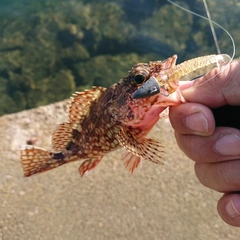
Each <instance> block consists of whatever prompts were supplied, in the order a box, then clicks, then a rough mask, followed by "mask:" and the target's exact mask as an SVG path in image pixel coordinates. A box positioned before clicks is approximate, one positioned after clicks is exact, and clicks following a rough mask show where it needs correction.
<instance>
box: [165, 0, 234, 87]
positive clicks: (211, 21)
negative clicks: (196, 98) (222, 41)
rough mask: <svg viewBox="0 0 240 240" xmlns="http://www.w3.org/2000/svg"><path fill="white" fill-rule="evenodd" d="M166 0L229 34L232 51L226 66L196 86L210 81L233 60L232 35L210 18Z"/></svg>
mask: <svg viewBox="0 0 240 240" xmlns="http://www.w3.org/2000/svg"><path fill="white" fill-rule="evenodd" d="M166 1H167V2H169V3H171V4H172V5H174V6H176V7H178V8H180V9H182V10H183V11H185V12H187V13H191V14H193V15H195V16H197V17H199V18H202V19H204V20H206V21H208V22H209V23H212V24H214V25H215V26H217V27H219V28H220V29H222V30H223V31H224V32H225V33H226V34H227V35H228V36H229V38H230V40H231V42H232V46H233V52H232V56H231V59H230V61H229V62H228V63H227V64H226V66H224V67H223V68H222V69H221V70H220V71H219V72H218V73H217V74H215V75H214V76H212V77H211V78H209V79H208V80H207V81H205V82H203V83H201V84H199V85H198V87H199V86H201V85H203V84H205V83H207V82H208V81H210V80H211V79H213V78H214V77H216V76H217V75H218V74H220V73H221V72H222V71H224V69H225V68H226V67H227V66H228V65H229V64H230V63H231V62H232V60H233V58H234V56H235V52H236V47H235V42H234V39H233V37H232V35H231V34H230V33H229V32H228V31H227V30H226V29H225V28H224V27H222V26H221V25H220V24H218V23H217V22H215V21H213V20H211V19H210V18H207V17H204V16H202V15H200V14H198V13H196V12H193V11H191V10H189V9H186V8H184V7H182V6H180V5H178V4H177V3H175V2H173V1H171V0H166Z"/></svg>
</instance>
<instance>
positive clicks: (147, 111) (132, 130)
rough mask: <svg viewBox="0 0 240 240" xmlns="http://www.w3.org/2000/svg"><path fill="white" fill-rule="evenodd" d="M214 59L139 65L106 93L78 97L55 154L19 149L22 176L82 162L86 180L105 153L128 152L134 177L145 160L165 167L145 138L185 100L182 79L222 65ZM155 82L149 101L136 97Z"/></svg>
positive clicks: (58, 132) (59, 130) (159, 149)
mask: <svg viewBox="0 0 240 240" xmlns="http://www.w3.org/2000/svg"><path fill="white" fill-rule="evenodd" d="M210 56H211V57H209V56H205V57H202V58H201V59H195V60H194V59H193V60H192V62H185V64H184V63H182V64H179V65H176V60H177V55H173V56H172V57H169V58H168V59H166V60H164V61H150V62H149V63H137V64H135V65H134V66H133V67H132V69H131V70H130V71H129V72H128V73H127V75H126V76H125V77H124V78H123V79H121V80H119V81H118V82H117V83H115V84H113V85H112V86H110V87H108V88H104V87H101V86H93V87H92V88H90V89H87V90H85V91H83V92H76V93H74V94H73V96H72V97H71V98H70V102H69V105H68V108H67V114H68V120H67V121H66V122H64V123H61V124H59V125H58V126H57V127H56V129H55V130H54V131H53V134H52V139H51V140H52V148H53V151H49V150H45V149H42V148H39V147H37V146H34V145H23V146H22V147H21V153H20V161H21V165H22V168H23V172H24V176H25V177H29V176H32V175H34V174H37V173H42V172H45V171H48V170H51V169H54V168H56V167H59V166H61V165H64V164H66V163H69V162H73V161H79V160H81V161H82V163H81V165H80V167H79V169H78V172H79V174H80V176H84V175H87V174H88V173H89V172H91V171H92V170H93V169H94V168H95V167H96V166H97V165H98V164H99V163H100V162H101V161H102V159H103V157H104V156H105V155H106V154H108V153H109V152H112V151H115V150H117V149H120V148H123V149H124V153H123V154H122V157H121V160H122V163H123V165H124V167H125V168H126V170H127V171H129V172H130V173H133V172H134V170H135V169H136V168H138V167H140V166H141V165H142V160H143V159H144V160H147V161H150V162H153V163H155V164H164V161H165V158H164V157H163V154H164V153H165V151H164V147H163V146H162V145H161V143H160V142H158V141H156V140H155V139H152V138H148V137H147V135H148V133H149V132H150V131H151V129H152V128H153V127H154V125H155V124H156V123H157V122H158V120H159V116H160V114H161V113H162V112H163V111H164V110H165V109H166V108H167V107H169V106H175V105H179V104H181V103H183V102H184V101H185V100H184V98H183V97H182V95H181V91H180V89H179V77H180V75H181V76H183V75H184V74H186V73H187V72H191V71H193V70H195V69H197V68H198V67H199V68H200V67H202V66H203V65H205V66H207V65H209V64H210V63H211V64H212V63H213V62H219V57H216V56H219V55H210ZM209 59H210V60H209ZM190 61H191V60H190ZM193 63H194V64H193ZM196 63H197V64H196ZM179 66H180V67H179ZM190 66H191V67H190ZM186 69H188V70H186ZM151 81H155V82H157V83H158V84H155V87H153V88H151V90H150V91H149V85H148V86H147V87H146V88H144V89H147V96H146V95H144V94H142V93H140V96H137V95H138V94H137V95H136V93H137V91H138V90H141V88H142V87H143V86H145V84H147V83H150V85H151ZM159 84H160V87H159ZM162 90H164V91H162ZM144 91H145V90H144ZM143 95H144V96H143ZM136 96H137V97H136Z"/></svg>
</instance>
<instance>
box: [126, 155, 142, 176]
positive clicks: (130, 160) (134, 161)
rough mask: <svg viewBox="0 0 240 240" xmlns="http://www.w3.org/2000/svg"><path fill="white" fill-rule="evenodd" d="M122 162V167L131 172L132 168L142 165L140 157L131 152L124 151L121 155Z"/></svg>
mask: <svg viewBox="0 0 240 240" xmlns="http://www.w3.org/2000/svg"><path fill="white" fill-rule="evenodd" d="M122 162H123V165H124V167H125V168H126V169H127V170H128V171H129V172H130V173H133V172H134V170H135V169H136V168H138V167H141V166H142V160H141V157H139V156H137V155H134V154H133V153H131V152H127V151H126V152H125V153H124V154H123V155H122Z"/></svg>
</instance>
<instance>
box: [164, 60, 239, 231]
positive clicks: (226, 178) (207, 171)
mask: <svg viewBox="0 0 240 240" xmlns="http://www.w3.org/2000/svg"><path fill="white" fill-rule="evenodd" d="M218 72H219V70H218V69H215V70H212V71H211V72H210V73H209V74H207V75H205V76H204V77H202V78H200V79H198V80H196V81H194V82H186V83H182V85H181V88H182V89H185V90H183V91H182V95H183V97H184V98H185V99H186V100H187V103H184V104H180V105H179V106H176V107H170V111H169V117H170V121H171V124H172V126H173V128H174V130H175V136H176V140H177V143H178V145H179V147H180V149H181V150H182V151H183V152H184V153H185V154H186V155H187V156H188V157H189V158H191V159H192V160H194V161H195V172H196V175H197V177H198V179H199V181H200V182H201V183H202V184H203V185H204V186H206V187H208V188H211V189H213V190H216V191H218V192H222V193H224V194H223V196H222V197H221V198H220V199H219V201H218V206H217V209H218V213H219V215H220V216H221V217H222V219H223V220H224V221H225V222H226V223H228V224H230V225H232V226H237V227H240V130H239V129H236V128H231V127H215V119H214V116H213V113H212V111H211V109H212V108H217V107H220V106H225V105H235V106H240V61H235V62H233V63H231V64H230V65H228V66H227V67H226V68H224V69H223V71H221V72H220V73H219V74H218V75H217V76H215V75H216V73H218ZM213 76H215V77H213ZM211 77H213V78H212V79H211V80H210V81H208V82H206V80H207V79H209V78H211ZM204 82H205V83H204ZM201 83H204V84H202V85H201ZM225 117H226V118H228V116H225Z"/></svg>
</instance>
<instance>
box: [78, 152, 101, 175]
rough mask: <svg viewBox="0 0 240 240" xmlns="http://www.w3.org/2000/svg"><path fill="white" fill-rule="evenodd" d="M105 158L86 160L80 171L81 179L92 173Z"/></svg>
mask: <svg viewBox="0 0 240 240" xmlns="http://www.w3.org/2000/svg"><path fill="white" fill-rule="evenodd" d="M102 158H103V156H100V157H98V158H92V159H87V160H85V161H84V162H83V163H82V164H81V166H80V167H79V169H78V172H79V173H80V175H81V177H83V176H84V175H87V174H88V173H89V172H90V171H92V170H93V169H94V168H95V167H96V166H97V165H98V164H99V163H100V162H101V160H102Z"/></svg>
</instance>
